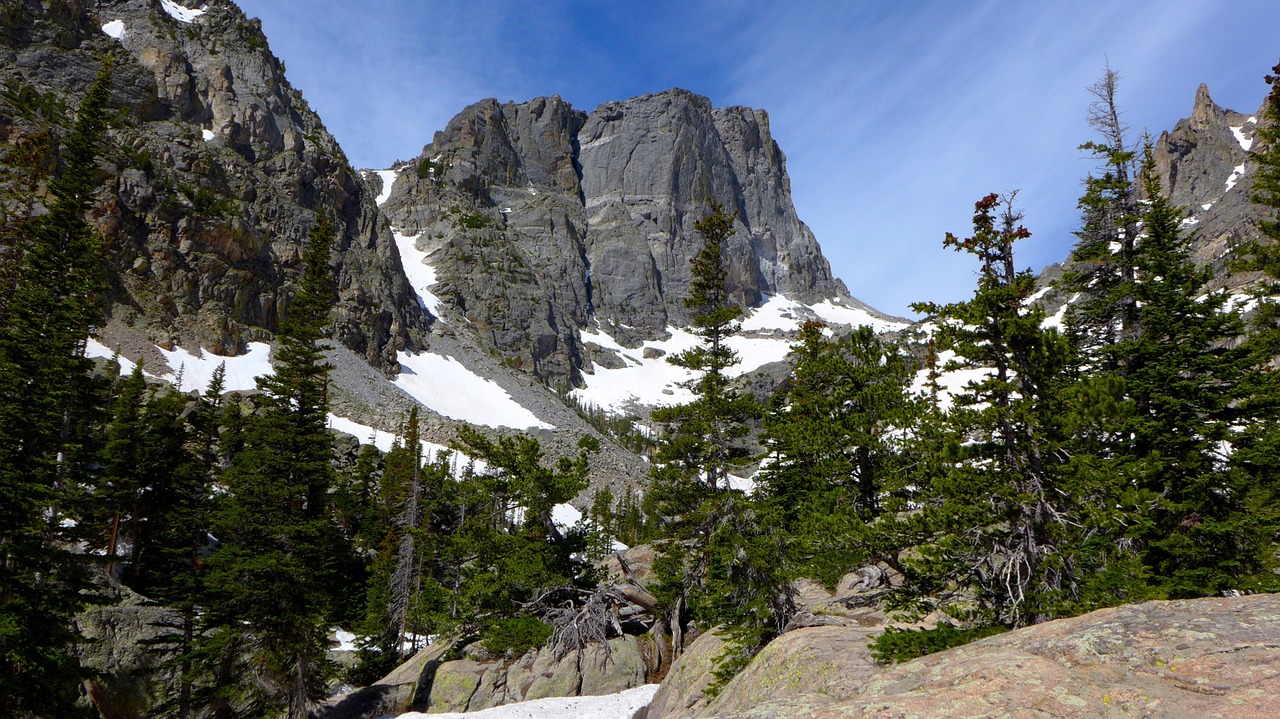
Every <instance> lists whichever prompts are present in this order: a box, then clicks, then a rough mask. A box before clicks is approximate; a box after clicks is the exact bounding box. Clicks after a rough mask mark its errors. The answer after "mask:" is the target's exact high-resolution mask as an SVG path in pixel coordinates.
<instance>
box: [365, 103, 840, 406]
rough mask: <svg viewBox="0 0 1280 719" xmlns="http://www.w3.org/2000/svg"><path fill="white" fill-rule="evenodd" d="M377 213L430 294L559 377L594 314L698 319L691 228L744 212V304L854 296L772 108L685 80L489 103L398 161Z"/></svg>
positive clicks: (734, 244)
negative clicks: (801, 193)
mask: <svg viewBox="0 0 1280 719" xmlns="http://www.w3.org/2000/svg"><path fill="white" fill-rule="evenodd" d="M394 177H395V179H394V186H393V187H391V188H390V189H389V193H388V192H387V190H388V188H385V187H383V188H379V189H381V190H382V191H383V192H384V193H387V200H386V201H385V202H384V203H383V204H382V210H383V213H384V214H385V215H386V217H387V219H388V220H389V222H390V223H391V225H392V226H394V227H395V228H396V229H397V231H398V232H401V233H403V234H404V235H405V236H410V237H413V238H414V242H416V243H417V247H418V248H419V249H421V250H423V251H424V252H427V253H428V261H429V262H430V263H432V266H433V269H434V271H435V273H436V278H437V280H438V285H437V290H436V294H438V295H440V296H441V297H443V298H445V305H446V306H447V309H446V314H448V312H449V311H453V312H457V313H459V314H460V315H461V316H462V317H465V319H466V320H467V322H468V323H470V324H471V325H472V326H473V327H478V328H479V329H480V332H481V333H482V334H483V335H485V336H487V337H488V339H489V341H491V342H492V343H493V344H494V345H496V347H497V348H498V349H499V350H500V351H501V352H502V353H503V354H504V355H506V356H507V357H508V358H509V359H510V360H511V361H512V362H516V363H519V364H520V365H522V366H525V367H528V368H532V369H533V371H534V372H535V373H537V374H538V375H539V376H540V377H542V378H543V379H544V381H548V382H550V383H553V384H554V385H555V386H569V385H574V384H576V383H577V381H578V373H579V372H580V371H581V369H582V368H583V366H584V363H585V362H586V352H585V347H584V346H583V345H582V342H581V339H580V331H581V330H582V329H584V328H586V327H587V326H588V323H590V322H599V323H601V325H607V326H609V327H611V328H613V331H616V333H617V334H616V336H617V337H618V339H619V341H622V342H624V343H630V344H631V345H632V346H634V345H635V344H638V343H639V342H641V341H643V340H646V339H654V338H657V337H661V336H664V335H665V333H666V332H667V328H668V327H671V326H673V325H674V326H682V325H686V324H688V322H689V320H690V319H691V318H690V315H689V311H688V309H687V308H686V307H685V306H684V304H683V299H684V297H685V296H686V295H687V293H688V285H689V280H690V271H689V259H690V258H691V257H693V256H694V255H695V254H696V253H697V250H698V248H699V247H700V246H701V242H702V238H701V237H700V236H699V235H698V233H697V232H695V231H694V229H693V225H694V223H695V222H696V221H697V220H698V219H699V218H701V217H702V216H703V215H704V214H705V213H706V212H707V211H708V207H709V204H710V201H715V202H718V203H720V204H721V205H723V206H724V207H725V208H726V209H727V210H729V211H730V212H733V213H735V215H736V223H735V224H736V230H737V232H736V234H735V235H734V236H733V237H732V238H731V240H730V242H729V246H728V265H729V273H730V278H729V281H730V287H731V290H732V293H733V296H734V298H735V300H736V301H737V302H738V303H740V304H741V305H743V306H744V307H756V306H759V305H761V304H763V303H764V302H765V301H766V300H767V299H768V298H769V297H772V296H777V295H786V296H788V297H790V298H792V299H796V300H800V301H809V302H816V301H820V300H823V299H832V298H843V299H846V300H849V301H852V300H851V298H849V297H848V290H847V289H846V288H845V286H844V285H843V283H841V282H840V281H839V280H837V279H835V278H834V277H833V276H832V274H831V268H830V265H829V264H828V263H827V261H826V259H825V258H824V257H823V256H822V252H821V250H820V248H819V247H818V244H817V240H816V239H815V238H814V237H813V233H812V232H810V231H809V228H808V227H806V226H805V225H804V223H803V222H801V221H800V219H799V218H798V217H797V216H796V213H795V208H794V206H793V205H792V201H791V186H790V180H789V179H788V177H787V171H786V159H785V157H784V156H783V154H782V151H781V149H780V148H779V147H778V145H777V143H776V142H775V141H774V140H773V137H772V135H771V133H770V130H769V118H768V114H767V113H765V112H764V111H762V110H755V109H750V108H743V107H729V108H715V107H713V105H712V103H711V101H710V100H709V99H707V98H705V97H702V96H700V95H696V94H694V93H692V92H689V91H687V90H683V89H678V88H677V89H672V90H667V91H664V92H660V93H655V94H650V95H643V96H640V97H635V98H631V99H629V100H620V101H614V102H607V103H604V104H602V105H600V106H599V107H597V108H596V109H594V110H593V111H591V112H590V113H583V112H580V111H578V110H575V109H573V108H572V107H571V106H570V105H569V104H568V103H566V102H565V101H564V100H563V99H561V98H560V97H543V98H535V99H533V100H530V101H528V102H523V103H514V102H508V103H499V102H498V101H497V100H493V99H490V100H484V101H481V102H479V103H476V104H474V105H471V106H469V107H467V108H465V109H464V110H463V111H462V112H461V113H459V114H458V115H457V116H456V117H454V118H453V120H451V121H450V122H449V123H448V125H446V127H445V128H444V129H443V130H441V131H439V132H437V133H436V134H435V137H434V138H433V140H432V142H431V143H430V144H429V145H427V146H426V147H425V148H424V149H423V153H422V155H421V156H420V157H418V158H417V159H415V160H414V161H412V162H410V163H407V164H405V165H403V166H401V167H399V168H397V173H396V174H395V175H394Z"/></svg>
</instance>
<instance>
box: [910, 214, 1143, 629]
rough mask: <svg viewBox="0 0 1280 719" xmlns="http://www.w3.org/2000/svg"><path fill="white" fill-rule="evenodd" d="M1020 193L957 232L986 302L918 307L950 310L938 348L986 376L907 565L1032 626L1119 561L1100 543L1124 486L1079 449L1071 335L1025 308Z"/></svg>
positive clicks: (949, 424)
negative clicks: (1018, 252)
mask: <svg viewBox="0 0 1280 719" xmlns="http://www.w3.org/2000/svg"><path fill="white" fill-rule="evenodd" d="M1012 199H1013V198H1012V196H1009V197H1004V198H1002V197H1000V196H998V195H995V194H991V195H988V196H987V197H985V198H983V199H982V200H980V201H979V202H978V203H977V204H976V205H975V213H974V234H973V235H972V236H971V237H968V238H964V239H960V238H957V237H955V236H954V235H951V234H948V235H947V237H946V240H945V241H944V245H945V246H949V247H953V248H955V249H956V250H957V251H964V252H968V253H971V254H973V255H975V256H977V258H978V259H979V261H980V262H981V266H980V270H979V279H978V286H977V289H976V290H975V292H974V295H973V297H972V298H971V299H969V300H967V301H964V302H959V303H953V304H950V305H945V306H939V305H933V304H920V305H917V306H916V309H917V310H918V311H926V312H929V313H930V314H933V315H935V317H937V322H938V325H939V327H940V329H939V333H938V341H939V346H940V348H941V349H943V350H951V351H953V352H954V353H955V355H956V357H957V360H956V361H954V362H952V363H951V366H950V367H949V368H950V369H958V368H960V367H961V366H972V367H980V368H984V369H985V374H984V376H983V377H981V378H980V379H976V380H973V381H971V382H970V383H969V385H968V387H967V388H966V389H965V391H963V392H962V393H960V394H959V395H957V396H956V397H955V405H954V407H953V408H952V409H951V411H950V412H949V413H947V414H946V415H945V416H944V417H941V419H942V422H943V427H944V431H943V432H942V433H941V435H940V438H941V439H943V440H944V441H943V442H942V443H941V445H940V446H939V447H938V448H937V451H939V452H940V453H941V454H942V456H943V458H944V461H937V462H933V463H929V464H926V465H925V466H928V467H931V468H933V469H934V470H936V472H937V474H935V475H934V476H932V477H925V478H922V480H924V481H927V482H928V488H927V489H926V490H925V496H924V497H923V498H922V504H923V507H922V508H921V514H922V517H923V520H924V522H925V524H926V526H927V527H928V529H929V531H930V532H931V534H932V538H931V540H930V541H928V542H926V543H925V544H924V545H923V546H920V547H919V550H918V553H917V554H916V556H915V557H914V558H912V559H910V560H909V561H908V563H907V567H906V568H907V570H908V572H907V574H908V577H909V579H910V580H911V585H910V587H909V589H910V592H912V593H915V595H916V596H920V595H936V594H937V593H939V592H943V591H944V590H945V591H946V592H947V593H955V594H959V595H961V596H967V597H968V600H969V602H970V603H969V604H968V605H967V606H963V603H962V606H961V607H958V608H957V611H960V612H961V613H962V616H961V618H962V619H966V620H969V621H974V622H977V623H987V624H1003V625H1007V626H1020V625H1025V624H1029V623H1034V622H1038V621H1043V620H1045V619H1049V618H1053V617H1055V616H1061V615H1064V614H1070V613H1074V612H1075V611H1078V606H1079V604H1080V603H1081V587H1082V586H1085V585H1086V584H1088V583H1089V582H1092V581H1094V580H1095V579H1096V575H1097V574H1098V573H1099V572H1103V571H1105V570H1107V569H1111V570H1112V571H1115V569H1116V567H1117V566H1118V565H1117V560H1116V558H1115V557H1113V556H1111V552H1112V551H1113V546H1112V545H1110V544H1108V543H1107V542H1106V541H1105V540H1103V541H1101V542H1098V541H1089V540H1090V538H1091V536H1092V535H1093V534H1096V533H1100V532H1104V531H1105V528H1106V527H1107V526H1109V525H1111V524H1113V522H1114V519H1115V517H1114V516H1113V514H1112V513H1113V511H1114V510H1113V507H1114V503H1115V496H1116V494H1115V492H1116V489H1115V488H1114V487H1112V486H1110V485H1109V484H1108V483H1107V482H1106V481H1105V479H1100V478H1099V477H1098V476H1095V472H1094V471H1091V470H1094V469H1096V467H1092V466H1091V464H1090V462H1089V461H1088V460H1089V458H1088V457H1084V456H1077V455H1076V454H1074V453H1073V451H1072V449H1071V442H1072V441H1073V436H1074V434H1075V433H1077V432H1081V431H1085V432H1087V431H1091V429H1090V422H1089V420H1088V419H1087V418H1081V417H1080V415H1079V412H1077V411H1076V409H1077V408H1076V407H1075V406H1073V404H1072V403H1071V401H1070V400H1071V398H1072V397H1073V396H1074V395H1073V392H1072V389H1073V387H1074V375H1073V372H1072V371H1071V370H1072V368H1073V364H1074V363H1073V353H1072V349H1071V346H1070V344H1069V343H1068V342H1067V341H1066V339H1065V338H1063V337H1062V336H1060V335H1059V334H1058V333H1057V331H1056V330H1051V329H1050V330H1046V329H1043V328H1042V326H1041V324H1042V322H1043V319H1044V314H1043V311H1042V310H1039V309H1038V308H1034V307H1030V308H1029V307H1027V306H1026V302H1027V298H1028V297H1030V295H1031V294H1032V292H1033V291H1034V288H1035V281H1034V278H1033V277H1032V275H1031V274H1030V272H1029V271H1022V272H1019V271H1018V270H1017V269H1016V266H1015V264H1014V255H1013V245H1014V243H1015V242H1016V241H1018V240H1021V239H1024V238H1026V237H1029V236H1030V233H1029V232H1028V231H1027V230H1026V229H1025V228H1024V227H1023V226H1022V225H1021V224H1019V221H1020V219H1021V215H1020V213H1018V212H1016V211H1015V210H1014V209H1013V207H1012ZM1102 477H1103V478H1105V477H1106V475H1105V474H1103V475H1102Z"/></svg>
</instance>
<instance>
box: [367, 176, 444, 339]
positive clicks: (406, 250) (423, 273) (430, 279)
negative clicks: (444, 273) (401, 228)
mask: <svg viewBox="0 0 1280 719" xmlns="http://www.w3.org/2000/svg"><path fill="white" fill-rule="evenodd" d="M388 187H389V185H388ZM379 204H381V202H379ZM391 234H392V236H393V237H395V240H396V248H397V249H399V250H400V263H401V264H402V265H404V274H405V277H407V278H408V280H409V284H410V285H411V286H412V287H413V290H414V292H417V293H418V303H419V304H421V305H422V309H424V310H426V311H428V312H430V313H431V314H432V316H434V317H437V318H438V317H440V308H441V307H442V306H443V305H444V302H442V301H441V300H440V298H439V297H437V296H436V295H434V294H432V293H431V292H430V290H428V289H427V288H429V287H431V286H432V285H434V284H435V283H436V281H437V280H436V268H434V267H432V266H431V265H429V264H427V253H425V252H423V251H422V250H419V249H418V244H417V239H418V237H419V235H413V236H410V235H402V234H400V233H399V232H395V231H392V233H391Z"/></svg>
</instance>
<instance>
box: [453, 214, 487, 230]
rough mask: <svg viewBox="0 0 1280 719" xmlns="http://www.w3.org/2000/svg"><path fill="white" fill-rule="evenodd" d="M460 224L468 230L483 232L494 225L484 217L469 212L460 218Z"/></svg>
mask: <svg viewBox="0 0 1280 719" xmlns="http://www.w3.org/2000/svg"><path fill="white" fill-rule="evenodd" d="M458 224H459V225H461V226H463V227H465V228H467V229H468V230H482V229H484V228H486V227H489V226H491V225H492V224H493V220H491V219H489V218H488V217H485V216H484V215H475V214H471V213H469V212H464V213H463V214H461V215H459V216H458Z"/></svg>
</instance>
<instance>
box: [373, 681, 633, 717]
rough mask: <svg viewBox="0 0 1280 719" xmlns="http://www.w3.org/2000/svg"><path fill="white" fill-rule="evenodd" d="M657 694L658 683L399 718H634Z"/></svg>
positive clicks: (418, 713)
mask: <svg viewBox="0 0 1280 719" xmlns="http://www.w3.org/2000/svg"><path fill="white" fill-rule="evenodd" d="M657 693H658V685H657V684H645V685H644V686H640V687H636V688H634V689H628V690H626V691H624V692H619V693H617V694H605V695H603V696H595V697H552V698H550V699H536V700H534V701H531V702H520V703H519V704H508V705H506V706H500V707H494V708H492V709H484V710H482V711H478V712H466V713H465V714H464V713H462V712H447V713H444V714H423V713H421V712H409V713H408V714H401V715H400V716H399V717H398V719H631V716H632V715H633V714H635V713H636V711H637V710H639V709H640V708H641V707H647V706H649V702H651V701H653V695H654V694H657Z"/></svg>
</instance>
